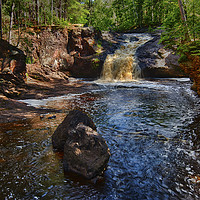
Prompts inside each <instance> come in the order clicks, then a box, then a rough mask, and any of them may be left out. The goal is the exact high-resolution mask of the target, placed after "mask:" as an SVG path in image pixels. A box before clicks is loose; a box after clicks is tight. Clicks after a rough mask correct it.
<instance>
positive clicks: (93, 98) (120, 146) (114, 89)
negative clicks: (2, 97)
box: [0, 79, 200, 200]
mask: <svg viewBox="0 0 200 200" xmlns="http://www.w3.org/2000/svg"><path fill="white" fill-rule="evenodd" d="M190 86H191V84H190V82H189V80H187V79H171V80H168V79H160V80H159V79H156V80H152V81H147V80H146V81H145V80H143V81H137V82H124V83H121V82H116V83H99V82H97V83H96V85H92V86H91V87H90V88H89V89H88V92H86V93H82V94H74V95H67V96H62V97H59V98H49V99H46V100H44V101H40V100H26V102H27V103H29V104H30V105H35V106H37V107H45V108H46V107H47V108H57V109H60V110H61V111H62V112H61V113H50V115H55V116H56V118H51V117H50V118H49V117H48V116H49V115H47V117H41V118H40V117H37V118H34V119H32V120H29V121H26V120H24V121H20V122H16V123H12V124H2V126H1V129H0V130H1V131H0V139H1V143H0V150H1V154H0V155H1V157H0V185H1V186H0V188H1V193H0V197H1V199H20V200H21V199H70V200H71V199H72V200H73V199H74V200H77V199H85V200H88V199H94V200H96V199H106V200H112V199H140V200H143V199H152V200H155V199H158V200H160V199H170V200H171V199H199V197H200V143H199V142H200V136H199V130H200V127H199V126H200V125H199V119H200V118H199V116H198V114H199V99H198V98H197V97H196V96H195V95H194V94H193V92H192V91H191V90H190ZM72 109H81V110H83V111H85V112H86V113H87V114H88V115H89V116H90V117H91V118H92V119H93V121H94V122H95V124H96V126H97V130H98V132H99V133H100V134H102V136H103V137H104V138H105V140H106V141H107V144H108V146H109V148H110V151H111V158H110V161H109V163H108V169H107V171H106V172H105V178H104V180H103V181H102V182H101V183H98V184H97V185H93V184H91V183H88V182H86V181H83V180H80V179H79V178H73V179H72V178H71V177H69V176H68V175H64V173H63V166H62V156H61V155H59V154H55V153H54V152H53V150H52V145H51V136H52V134H53V132H54V130H55V129H56V127H57V126H58V124H59V123H61V122H62V120H63V118H64V117H65V116H66V114H67V113H68V112H69V110H72Z"/></svg>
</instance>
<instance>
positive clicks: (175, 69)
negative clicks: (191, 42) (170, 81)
mask: <svg viewBox="0 0 200 200" xmlns="http://www.w3.org/2000/svg"><path fill="white" fill-rule="evenodd" d="M153 37H154V38H153V39H152V40H150V41H149V42H147V43H145V44H144V45H142V46H141V47H139V48H138V50H137V56H138V64H139V66H140V68H141V69H142V76H143V77H145V78H146V77H154V78H169V77H170V78H174V77H185V76H186V74H185V73H184V72H183V70H182V69H181V68H180V66H179V63H178V59H179V56H178V55H176V54H173V52H172V50H169V49H165V48H164V45H163V44H159V40H160V36H159V35H156V36H153Z"/></svg>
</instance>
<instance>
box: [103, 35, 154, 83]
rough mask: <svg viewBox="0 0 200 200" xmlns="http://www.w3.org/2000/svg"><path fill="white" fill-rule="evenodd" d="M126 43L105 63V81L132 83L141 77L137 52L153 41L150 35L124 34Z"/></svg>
mask: <svg viewBox="0 0 200 200" xmlns="http://www.w3.org/2000/svg"><path fill="white" fill-rule="evenodd" d="M123 37H124V38H125V43H123V44H122V45H121V47H120V49H118V50H116V51H115V53H114V54H109V55H108V56H107V58H106V60H105V62H104V66H103V71H102V77H101V80H103V81H132V80H136V79H138V78H140V77H141V69H140V67H139V66H138V62H137V58H136V56H135V53H136V50H137V48H138V47H139V46H141V45H143V44H144V43H146V42H147V41H149V40H150V39H151V37H150V36H149V35H148V34H124V35H123Z"/></svg>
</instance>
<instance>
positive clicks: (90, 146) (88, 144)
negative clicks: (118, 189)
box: [52, 110, 110, 179]
mask: <svg viewBox="0 0 200 200" xmlns="http://www.w3.org/2000/svg"><path fill="white" fill-rule="evenodd" d="M52 143H53V147H54V149H56V150H58V151H63V150H64V158H63V164H64V170H65V171H67V172H75V173H77V174H79V175H82V176H84V177H85V178H87V179H93V178H96V177H97V176H99V175H102V173H103V171H104V170H105V168H106V166H107V163H108V160H109V157H110V152H109V149H108V146H107V144H106V142H105V140H104V139H103V138H102V136H101V135H100V134H98V133H97V132H96V127H95V125H94V123H93V122H92V120H91V119H90V118H89V117H88V116H87V115H86V114H85V113H83V112H81V111H79V110H74V111H71V112H70V113H69V115H68V116H67V117H66V118H65V119H64V121H63V122H62V123H61V124H60V125H59V126H58V128H57V129H56V131H55V132H54V134H53V136H52Z"/></svg>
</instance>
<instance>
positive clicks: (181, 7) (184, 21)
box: [178, 0, 190, 40]
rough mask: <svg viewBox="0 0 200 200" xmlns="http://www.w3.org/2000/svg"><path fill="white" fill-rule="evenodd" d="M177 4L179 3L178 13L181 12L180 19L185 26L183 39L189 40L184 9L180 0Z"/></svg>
mask: <svg viewBox="0 0 200 200" xmlns="http://www.w3.org/2000/svg"><path fill="white" fill-rule="evenodd" d="M178 5H179V9H180V13H181V19H182V21H183V24H184V26H185V28H186V33H185V40H190V37H189V33H188V27H187V18H186V15H185V10H184V7H183V3H182V1H181V0H178Z"/></svg>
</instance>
